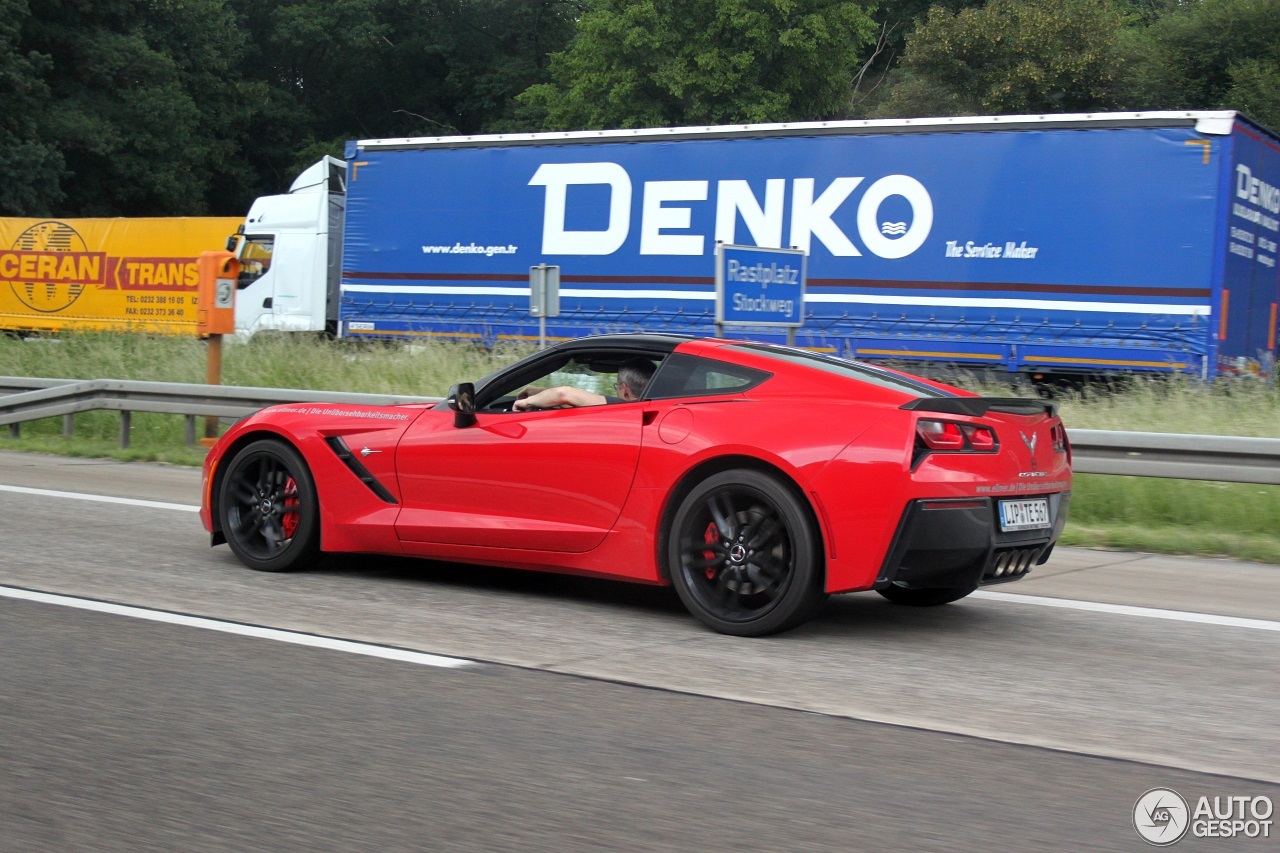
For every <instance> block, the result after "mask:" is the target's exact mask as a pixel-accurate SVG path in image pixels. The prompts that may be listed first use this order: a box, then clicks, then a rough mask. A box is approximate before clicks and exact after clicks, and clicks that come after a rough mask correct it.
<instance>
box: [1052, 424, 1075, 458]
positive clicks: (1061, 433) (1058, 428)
mask: <svg viewBox="0 0 1280 853" xmlns="http://www.w3.org/2000/svg"><path fill="white" fill-rule="evenodd" d="M1049 437H1050V438H1051V439H1053V452H1054V453H1065V454H1067V462H1070V461H1071V444H1070V442H1068V441H1067V428H1066V427H1064V426H1063V425H1062V424H1061V423H1056V424H1054V425H1053V427H1052V428H1051V429H1050V430H1049Z"/></svg>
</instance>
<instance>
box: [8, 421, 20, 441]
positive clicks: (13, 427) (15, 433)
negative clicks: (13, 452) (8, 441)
mask: <svg viewBox="0 0 1280 853" xmlns="http://www.w3.org/2000/svg"><path fill="white" fill-rule="evenodd" d="M9 438H22V424H9Z"/></svg>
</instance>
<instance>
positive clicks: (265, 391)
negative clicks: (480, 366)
mask: <svg viewBox="0 0 1280 853" xmlns="http://www.w3.org/2000/svg"><path fill="white" fill-rule="evenodd" d="M0 395H3V396H0V426H2V425H5V424H8V425H9V431H10V434H11V435H14V436H17V435H18V434H19V432H18V430H19V428H20V426H19V425H20V424H22V423H24V422H26V421H33V420H39V419H41V418H49V417H57V416H59V415H61V416H62V417H63V432H64V434H68V435H70V434H71V431H72V430H73V429H74V425H73V423H72V420H71V419H72V416H73V415H74V414H75V413H77V412H87V411H90V410H94V409H109V410H116V411H119V412H120V443H121V446H122V447H128V446H129V429H130V418H129V415H130V413H131V412H164V413H168V414H175V415H185V416H186V418H187V432H186V436H187V443H188V444H194V443H195V419H196V418H198V417H217V418H228V419H234V420H238V419H240V418H243V417H246V416H248V415H250V414H253V413H254V412H256V411H257V410H258V409H261V408H263V407H264V406H271V405H275V404H277V403H306V402H317V403H356V404H362V405H392V404H395V403H424V402H425V403H437V402H439V401H440V398H439V397H406V396H395V395H389V394H351V393H345V392H338V391H302V390H295V389H285V388H249V387H242V386H234V385H185V384H181V383H177V382H129V381H123V380H116V379H94V380H87V381H84V380H76V379H30V378H27V377H20V376H0ZM1068 437H1069V438H1070V440H1071V449H1072V460H1073V468H1074V470H1075V471H1076V472H1077V473H1080V474H1122V475H1129V476H1134V477H1166V478H1172V479H1180V480H1217V481H1221V482H1229V483H1266V484H1280V438H1242V437H1235V436H1220V435H1184V434H1178V433H1160V432H1112V431H1107V430H1090V429H1076V430H1072V429H1069V430H1068Z"/></svg>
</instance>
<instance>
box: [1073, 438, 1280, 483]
mask: <svg viewBox="0 0 1280 853" xmlns="http://www.w3.org/2000/svg"><path fill="white" fill-rule="evenodd" d="M1067 437H1068V438H1069V439H1070V441H1071V458H1072V466H1071V467H1072V469H1073V470H1074V471H1075V472H1076V473H1079V474H1126V475H1129V476H1133V477H1167V478H1171V479H1177V480H1217V481H1220V482H1226V483H1266V484H1272V485H1275V484H1280V438H1245V437H1242V436H1228V435H1190V434H1183V433H1166V432H1111V431H1107V430H1092V429H1068V430H1067Z"/></svg>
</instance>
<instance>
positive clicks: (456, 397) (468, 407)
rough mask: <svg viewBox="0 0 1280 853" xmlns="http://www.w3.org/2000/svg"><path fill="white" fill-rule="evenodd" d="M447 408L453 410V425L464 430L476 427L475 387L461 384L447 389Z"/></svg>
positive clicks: (464, 383)
mask: <svg viewBox="0 0 1280 853" xmlns="http://www.w3.org/2000/svg"><path fill="white" fill-rule="evenodd" d="M448 403H449V408H451V409H453V425H454V426H456V427H458V428H460V429H461V428H465V427H470V426H475V425H476V386H475V385H473V384H471V383H470V382H462V383H459V384H457V385H454V386H453V387H452V388H450V389H449V400H448Z"/></svg>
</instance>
